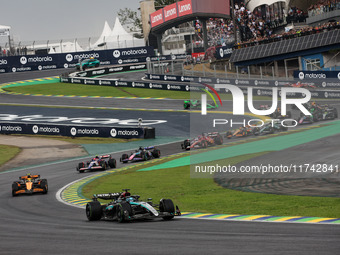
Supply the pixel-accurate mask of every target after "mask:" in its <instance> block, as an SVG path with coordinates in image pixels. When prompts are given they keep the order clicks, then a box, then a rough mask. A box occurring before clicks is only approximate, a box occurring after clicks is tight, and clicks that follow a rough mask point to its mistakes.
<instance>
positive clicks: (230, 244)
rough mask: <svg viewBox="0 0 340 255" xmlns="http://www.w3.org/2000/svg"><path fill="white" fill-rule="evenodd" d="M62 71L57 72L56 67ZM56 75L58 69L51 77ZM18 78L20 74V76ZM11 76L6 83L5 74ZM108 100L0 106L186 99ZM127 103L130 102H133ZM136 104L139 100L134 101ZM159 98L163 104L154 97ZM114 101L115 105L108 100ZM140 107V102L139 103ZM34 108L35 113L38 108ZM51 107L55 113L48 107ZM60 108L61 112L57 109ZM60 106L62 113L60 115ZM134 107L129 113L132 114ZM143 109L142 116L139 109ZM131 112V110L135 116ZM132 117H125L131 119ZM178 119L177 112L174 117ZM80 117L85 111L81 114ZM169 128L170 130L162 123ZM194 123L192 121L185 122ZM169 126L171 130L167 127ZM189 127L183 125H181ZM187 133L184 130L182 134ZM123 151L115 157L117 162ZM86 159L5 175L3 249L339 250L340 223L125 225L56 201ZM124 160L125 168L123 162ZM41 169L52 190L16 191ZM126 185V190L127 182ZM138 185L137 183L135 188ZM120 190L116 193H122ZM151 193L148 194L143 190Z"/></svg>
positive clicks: (91, 113)
mask: <svg viewBox="0 0 340 255" xmlns="http://www.w3.org/2000/svg"><path fill="white" fill-rule="evenodd" d="M54 72H55V71H54ZM54 72H50V71H48V72H47V71H44V72H40V73H39V72H33V73H23V74H14V75H12V76H10V75H5V76H2V75H1V76H0V79H1V82H9V81H14V80H24V79H31V78H38V77H46V76H51V75H56V73H54ZM52 73H54V74H52ZM17 75H18V76H17ZM3 77H4V80H2V78H3ZM112 101H113V100H110V104H109V105H108V104H105V100H102V99H101V100H98V99H91V100H87V99H86V100H84V99H80V98H74V99H69V98H47V97H30V96H28V97H25V96H11V95H6V94H1V95H0V102H1V103H7V104H9V103H13V104H16V103H20V104H41V105H44V104H47V105H69V106H70V105H76V106H86V107H101V106H100V105H98V104H99V103H100V104H101V103H102V104H103V107H124V108H125V107H129V108H130V107H131V108H145V107H148V106H149V107H150V108H151V107H154V108H155V109H164V108H167V107H169V109H177V108H173V107H172V106H175V105H176V107H177V105H178V103H179V102H180V106H178V107H179V109H181V107H182V101H181V100H177V102H176V100H169V101H165V102H167V103H166V104H165V106H164V104H163V103H164V101H157V102H158V103H157V104H159V105H154V101H152V102H151V103H150V102H149V101H146V100H144V101H143V100H140V101H138V100H137V101H136V100H121V101H116V100H114V102H112ZM126 102H128V103H126ZM131 102H133V103H131ZM155 102H156V101H155ZM106 103H108V102H106ZM136 105H140V106H136ZM0 109H1V112H0V113H13V114H19V113H20V115H24V114H25V115H27V114H29V115H32V114H42V115H48V116H50V115H53V116H58V115H60V116H66V114H65V112H62V109H59V110H58V108H55V109H54V110H53V112H52V113H51V110H50V108H37V107H31V106H30V107H27V106H26V107H24V106H23V107H18V106H15V107H14V106H8V105H1V106H0ZM32 111H33V112H32ZM46 111H48V112H46ZM54 111H55V112H54ZM58 111H59V112H58ZM127 112H129V113H127ZM137 113H141V112H139V111H137ZM137 113H136V112H133V111H131V112H130V111H113V110H105V109H100V110H90V109H68V110H67V115H68V117H74V116H77V115H81V116H84V117H95V116H97V117H98V116H100V117H103V116H102V114H104V115H105V116H106V117H114V118H116V114H117V118H124V119H125V118H126V119H129V118H136V117H137V115H136V114H137ZM125 114H130V115H129V116H127V115H125ZM142 114H143V118H144V119H146V117H144V116H146V115H144V114H150V115H147V117H148V118H149V117H150V118H149V119H159V120H163V119H164V120H167V121H168V123H167V124H166V125H164V124H160V125H159V129H160V132H162V134H165V135H172V134H169V130H170V132H179V130H180V129H181V126H180V125H179V124H181V123H179V124H178V123H176V124H173V122H174V119H178V118H183V119H185V118H186V116H187V115H186V114H187V113H184V112H180V113H177V112H176V113H165V112H146V111H145V112H142ZM125 116H126V117H125ZM171 116H172V117H171ZM77 117H79V116H77ZM162 125H164V127H162ZM186 125H188V124H186ZM167 126H169V127H170V129H169V130H167V128H166V127H167ZM182 129H184V128H183V127H182ZM183 135H185V134H184V133H183ZM178 146H179V144H173V145H165V146H161V147H160V149H161V151H162V155H170V154H173V153H174V152H178V151H179V150H178ZM120 155H121V153H116V154H113V157H114V158H116V159H118V158H119V157H120ZM78 161H79V160H68V161H66V162H62V163H55V164H50V165H47V166H40V167H36V168H34V169H25V170H18V171H12V172H6V173H0V203H1V206H0V254H4V255H5V254H6V255H7V254H21V253H23V252H25V253H26V252H29V253H31V254H107V253H109V252H110V253H119V254H145V253H149V254H261V255H264V254H318V255H319V254H323V255H324V254H326V255H327V254H339V251H340V242H339V237H340V228H339V226H336V225H327V224H288V223H285V224H279V223H255V222H233V221H213V220H194V219H181V218H177V219H175V220H173V221H169V222H166V221H162V220H153V221H150V222H134V223H126V224H119V223H116V222H88V221H87V219H86V216H85V211H84V210H83V209H79V208H75V207H71V206H67V205H65V204H63V203H60V202H59V201H57V199H56V192H57V191H58V190H59V189H60V188H62V187H63V186H65V185H66V184H68V183H70V182H72V181H74V180H77V179H79V178H82V177H84V176H88V175H91V174H93V173H84V174H78V173H77V172H76V170H75V166H76V164H77V162H78ZM119 166H120V165H118V167H119ZM28 171H29V172H31V173H39V174H41V176H42V178H46V179H47V180H48V182H49V193H48V194H47V195H39V194H36V195H32V196H18V197H15V198H13V197H12V196H11V184H12V182H13V181H14V180H17V179H18V177H19V176H20V175H24V174H26V173H27V172H28ZM122 188H126V187H122ZM130 188H132V190H133V187H130ZM117 191H119V190H113V191H112V192H117ZM140 195H143V196H147V194H140Z"/></svg>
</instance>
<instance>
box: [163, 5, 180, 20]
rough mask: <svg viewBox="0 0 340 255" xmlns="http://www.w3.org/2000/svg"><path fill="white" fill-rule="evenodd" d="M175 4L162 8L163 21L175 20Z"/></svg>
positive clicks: (176, 14)
mask: <svg viewBox="0 0 340 255" xmlns="http://www.w3.org/2000/svg"><path fill="white" fill-rule="evenodd" d="M177 16H178V13H177V4H176V3H174V4H171V5H169V6H166V7H164V21H168V20H171V19H174V18H177Z"/></svg>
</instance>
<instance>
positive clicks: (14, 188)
mask: <svg viewBox="0 0 340 255" xmlns="http://www.w3.org/2000/svg"><path fill="white" fill-rule="evenodd" d="M18 190H19V185H18V183H16V182H13V184H12V196H13V197H15V196H16V195H17V194H16V193H15V192H16V191H18Z"/></svg>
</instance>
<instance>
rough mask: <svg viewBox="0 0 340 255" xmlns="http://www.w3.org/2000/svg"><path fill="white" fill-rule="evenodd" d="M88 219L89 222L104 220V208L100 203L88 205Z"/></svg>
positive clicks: (93, 202)
mask: <svg viewBox="0 0 340 255" xmlns="http://www.w3.org/2000/svg"><path fill="white" fill-rule="evenodd" d="M86 217H87V219H88V220H89V221H95V220H100V219H101V218H102V206H101V205H100V203H99V202H98V201H92V202H88V203H87V205H86Z"/></svg>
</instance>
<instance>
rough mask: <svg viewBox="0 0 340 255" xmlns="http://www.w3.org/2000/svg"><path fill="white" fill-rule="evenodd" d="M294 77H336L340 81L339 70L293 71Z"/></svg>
mask: <svg viewBox="0 0 340 255" xmlns="http://www.w3.org/2000/svg"><path fill="white" fill-rule="evenodd" d="M294 78H296V79H299V80H323V79H338V80H339V81H340V72H339V71H294Z"/></svg>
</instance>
